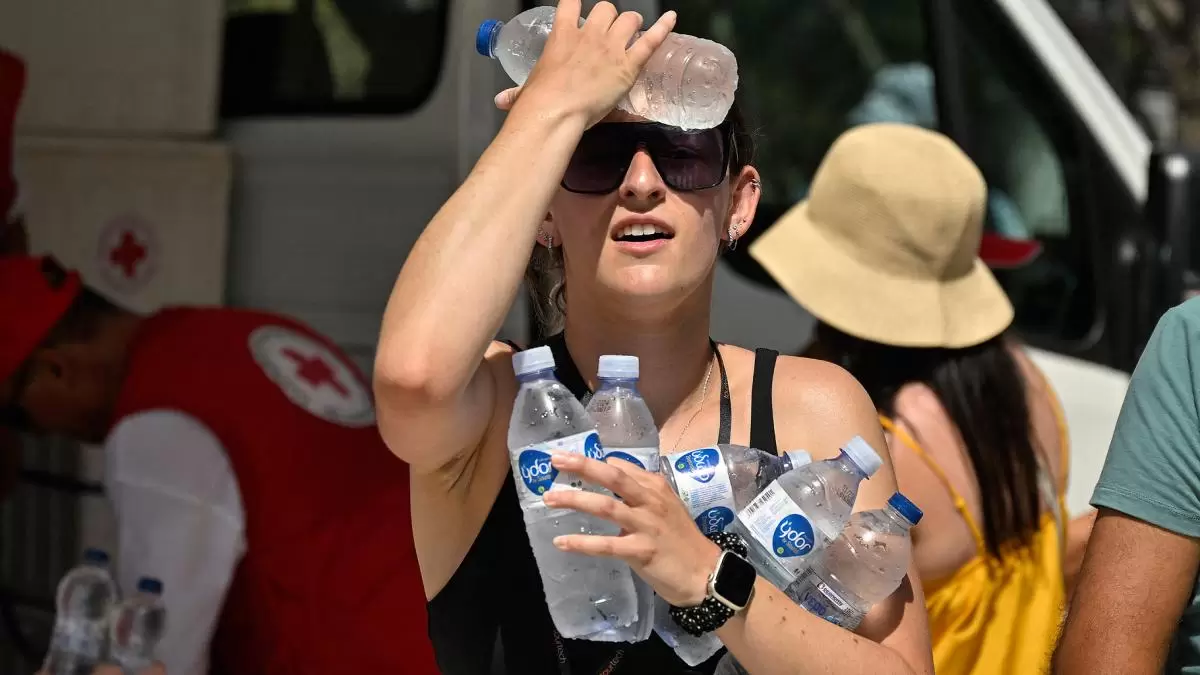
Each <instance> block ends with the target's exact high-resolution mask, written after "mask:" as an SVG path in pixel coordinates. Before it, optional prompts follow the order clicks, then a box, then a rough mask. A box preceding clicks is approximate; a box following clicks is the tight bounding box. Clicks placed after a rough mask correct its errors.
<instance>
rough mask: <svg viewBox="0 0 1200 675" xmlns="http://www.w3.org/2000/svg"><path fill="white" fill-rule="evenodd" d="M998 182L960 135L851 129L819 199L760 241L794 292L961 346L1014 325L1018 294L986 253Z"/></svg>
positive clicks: (890, 330)
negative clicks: (992, 185)
mask: <svg viewBox="0 0 1200 675" xmlns="http://www.w3.org/2000/svg"><path fill="white" fill-rule="evenodd" d="M986 201H987V188H986V186H985V184H984V180H983V175H982V174H981V173H980V172H979V169H978V168H976V166H975V164H974V163H972V162H971V160H970V159H968V158H967V156H966V154H964V153H963V152H962V151H961V150H959V148H958V146H956V145H955V144H954V143H953V142H952V141H951V140H950V139H948V138H946V137H945V136H942V135H941V134H938V133H934V132H932V131H926V130H924V129H921V128H919V127H914V126H909V125H902V124H867V125H862V126H858V127H855V128H853V129H851V130H850V131H847V132H846V133H844V134H843V135H842V136H841V137H840V138H838V140H837V141H836V142H835V143H834V144H833V147H832V148H830V150H829V153H828V154H827V155H826V156H825V159H824V160H823V161H822V162H821V166H820V168H818V169H817V174H816V176H815V177H814V178H813V184H812V189H811V191H810V192H809V196H808V198H807V199H806V200H805V201H803V202H801V203H800V204H798V205H796V206H795V207H793V208H792V209H791V210H790V211H788V212H787V213H786V214H784V216H783V217H782V218H781V219H780V220H779V221H778V222H777V223H776V224H775V225H773V226H772V227H771V229H770V230H768V231H766V232H764V233H763V234H762V236H760V237H759V238H758V240H757V241H755V242H754V244H753V245H752V246H751V247H750V255H751V256H753V257H754V258H755V259H756V260H757V261H758V262H759V263H760V264H761V265H762V266H763V267H764V268H765V269H766V270H767V272H769V273H770V274H771V276H772V277H774V278H775V280H776V281H777V282H778V283H779V285H780V286H782V287H783V289H784V290H785V291H787V293H788V294H789V295H790V296H792V298H793V299H794V300H795V301H796V302H798V303H800V304H801V305H803V306H804V307H805V308H806V309H808V310H809V311H810V312H812V313H813V314H814V315H816V317H817V318H818V319H820V320H821V321H823V322H825V323H826V324H829V325H830V326H833V327H834V328H836V329H838V330H840V331H842V332H843V333H847V334H850V335H853V336H856V337H858V338H861V339H864V340H869V341H871V342H878V343H882V344H888V345H894V346H902V347H949V348H961V347H969V346H972V345H977V344H979V343H981V342H984V341H986V340H988V339H990V338H992V337H995V336H996V335H999V334H1000V333H1002V332H1003V331H1004V330H1005V329H1006V328H1008V326H1009V324H1010V323H1012V320H1013V308H1012V304H1011V303H1010V302H1009V301H1008V296H1006V295H1005V294H1004V290H1003V289H1001V288H1000V284H999V283H997V281H996V279H995V277H993V276H992V273H991V272H990V271H989V270H988V268H987V265H985V264H984V263H983V261H981V260H980V259H979V258H978V257H977V256H976V254H977V251H978V250H979V244H980V238H981V235H982V231H983V217H984V210H985V208H986Z"/></svg>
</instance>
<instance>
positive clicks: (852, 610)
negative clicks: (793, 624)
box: [787, 492, 922, 630]
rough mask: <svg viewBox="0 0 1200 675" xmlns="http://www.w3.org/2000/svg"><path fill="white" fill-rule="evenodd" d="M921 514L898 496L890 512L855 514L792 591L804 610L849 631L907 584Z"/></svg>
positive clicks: (890, 504) (909, 502)
mask: <svg viewBox="0 0 1200 675" xmlns="http://www.w3.org/2000/svg"><path fill="white" fill-rule="evenodd" d="M921 516H922V514H921V509H919V508H917V505H916V504H913V503H912V502H911V501H909V500H908V498H907V497H905V496H904V495H902V494H900V493H899V492H897V493H896V494H894V495H892V497H891V499H889V500H888V505H887V508H883V509H877V510H875V511H864V512H862V513H857V514H855V515H854V516H853V517H852V518H851V519H850V524H849V525H847V526H846V529H845V530H844V531H842V534H841V535H839V536H838V538H837V539H835V540H834V541H833V543H831V544H830V545H829V546H828V548H826V549H825V550H824V551H823V552H822V553H821V555H820V556H819V557H818V558H817V560H816V561H815V562H813V564H812V566H811V567H810V568H809V569H808V570H807V571H806V572H805V573H804V574H803V575H801V577H800V578H799V579H798V580H796V582H795V583H793V584H792V585H791V586H788V588H787V594H788V596H789V597H791V598H792V599H793V600H795V601H796V603H797V604H799V605H800V606H801V607H803V608H804V609H806V610H808V611H809V612H812V613H813V614H816V615H817V616H819V617H821V618H823V619H825V620H827V621H829V622H831V623H834V624H837V625H839V626H841V627H843V628H846V629H848V630H854V629H856V628H858V624H859V623H860V622H862V619H863V617H864V616H866V614H867V612H868V611H870V610H871V607H873V606H875V604H876V603H878V602H880V601H881V600H883V599H884V598H886V597H888V596H889V595H891V594H892V592H894V591H895V590H896V589H897V588H899V587H900V582H902V581H904V575H906V574H907V573H908V567H909V563H910V562H911V560H912V540H911V538H910V536H909V530H911V529H912V528H913V527H914V526H916V524H917V523H919V522H921Z"/></svg>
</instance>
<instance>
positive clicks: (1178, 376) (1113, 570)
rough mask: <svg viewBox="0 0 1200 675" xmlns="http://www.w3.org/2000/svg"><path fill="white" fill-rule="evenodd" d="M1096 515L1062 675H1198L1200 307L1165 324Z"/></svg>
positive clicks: (1121, 428)
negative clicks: (1117, 674)
mask: <svg viewBox="0 0 1200 675" xmlns="http://www.w3.org/2000/svg"><path fill="white" fill-rule="evenodd" d="M1092 504H1093V505H1094V506H1096V507H1097V508H1098V509H1099V517H1098V518H1097V521H1096V526H1095V529H1094V530H1093V531H1092V537H1091V540H1090V541H1089V543H1088V548H1087V553H1086V556H1085V558H1084V563H1083V570H1082V572H1081V573H1080V581H1079V586H1078V587H1077V589H1076V592H1075V598H1074V600H1073V602H1072V604H1071V609H1070V613H1069V614H1068V616H1067V621H1066V625H1065V626H1064V629H1063V635H1062V640H1061V641H1060V643H1059V648H1058V653H1057V655H1056V657H1055V672H1056V673H1060V674H1063V675H1075V674H1080V675H1082V674H1083V673H1086V674H1087V675H1104V674H1106V673H1120V674H1121V675H1137V674H1140V673H1170V674H1175V673H1196V674H1200V595H1198V594H1197V588H1196V587H1197V568H1198V566H1200V299H1194V300H1189V301H1188V302H1185V303H1183V304H1182V305H1179V306H1178V307H1175V308H1174V309H1172V310H1170V311H1168V312H1167V313H1166V314H1165V315H1163V317H1162V319H1160V320H1159V323H1158V326H1157V327H1156V328H1155V330H1154V335H1153V336H1152V337H1151V338H1150V342H1149V344H1148V345H1146V350H1145V352H1143V354H1142V358H1141V360H1140V361H1139V362H1138V365H1137V368H1136V369H1135V370H1134V373H1133V379H1132V381H1131V382H1130V385H1129V391H1128V392H1127V393H1126V395H1125V403H1124V405H1123V407H1122V408H1121V415H1120V417H1119V418H1118V420H1117V428H1116V431H1115V433H1114V434H1113V439H1112V444H1111V445H1110V446H1109V451H1108V458H1107V460H1106V461H1105V464H1104V471H1103V473H1101V475H1100V481H1099V483H1098V484H1097V485H1096V491H1095V493H1094V494H1093V495H1092Z"/></svg>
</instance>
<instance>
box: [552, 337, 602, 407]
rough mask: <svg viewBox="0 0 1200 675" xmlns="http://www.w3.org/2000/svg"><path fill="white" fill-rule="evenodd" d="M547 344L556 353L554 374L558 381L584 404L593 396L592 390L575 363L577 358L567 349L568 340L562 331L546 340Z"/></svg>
mask: <svg viewBox="0 0 1200 675" xmlns="http://www.w3.org/2000/svg"><path fill="white" fill-rule="evenodd" d="M546 346H547V347H549V348H550V351H551V353H553V354H554V366H555V370H554V374H555V376H556V377H558V381H559V382H562V383H563V386H565V387H566V388H567V389H570V390H571V393H572V394H575V398H577V399H579V400H580V401H583V404H584V405H587V404H588V401H589V400H591V398H592V390H591V389H590V388H588V385H587V381H586V380H584V379H583V375H581V374H580V373H579V367H578V366H576V365H575V359H573V358H571V352H570V351H568V350H567V340H566V338H564V337H563V334H562V333H559V334H558V335H554V336H552V337H550V338H549V339H548V340H546Z"/></svg>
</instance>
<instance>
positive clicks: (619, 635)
mask: <svg viewBox="0 0 1200 675" xmlns="http://www.w3.org/2000/svg"><path fill="white" fill-rule="evenodd" d="M597 376H598V377H599V379H600V388H599V389H597V390H596V393H595V394H593V395H592V399H591V400H590V401H589V402H588V406H587V411H588V414H589V415H590V416H591V418H592V422H594V423H595V424H596V430H597V431H599V433H600V444H601V445H602V446H604V458H605V459H606V460H607V459H609V458H612V457H615V458H618V459H623V460H625V461H626V462H629V463H630V464H634V465H636V466H638V467H640V468H642V469H646V468H647V467H648V468H649V470H650V471H657V470H658V427H656V426H655V424H654V416H653V415H651V414H650V408H648V407H647V406H646V401H645V400H644V399H643V398H642V395H641V394H640V393H639V392H638V389H637V381H638V358H637V357H636V356H616V355H608V356H601V357H600V368H599V370H598V371H597ZM630 574H631V578H632V579H633V587H634V590H635V592H636V593H637V620H636V621H634V622H633V623H632V624H630V625H629V626H628V627H626V628H614V629H611V630H608V631H604V632H602V633H601V634H599V635H593V636H589V638H588V639H590V640H596V641H603V642H617V641H625V642H641V641H642V640H645V639H646V638H648V637H650V631H651V630H652V629H653V628H654V589H652V588H651V587H650V584H648V583H646V581H645V580H644V579H642V578H641V577H639V576H638V575H637V574H633V573H632V572H631V573H630Z"/></svg>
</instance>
